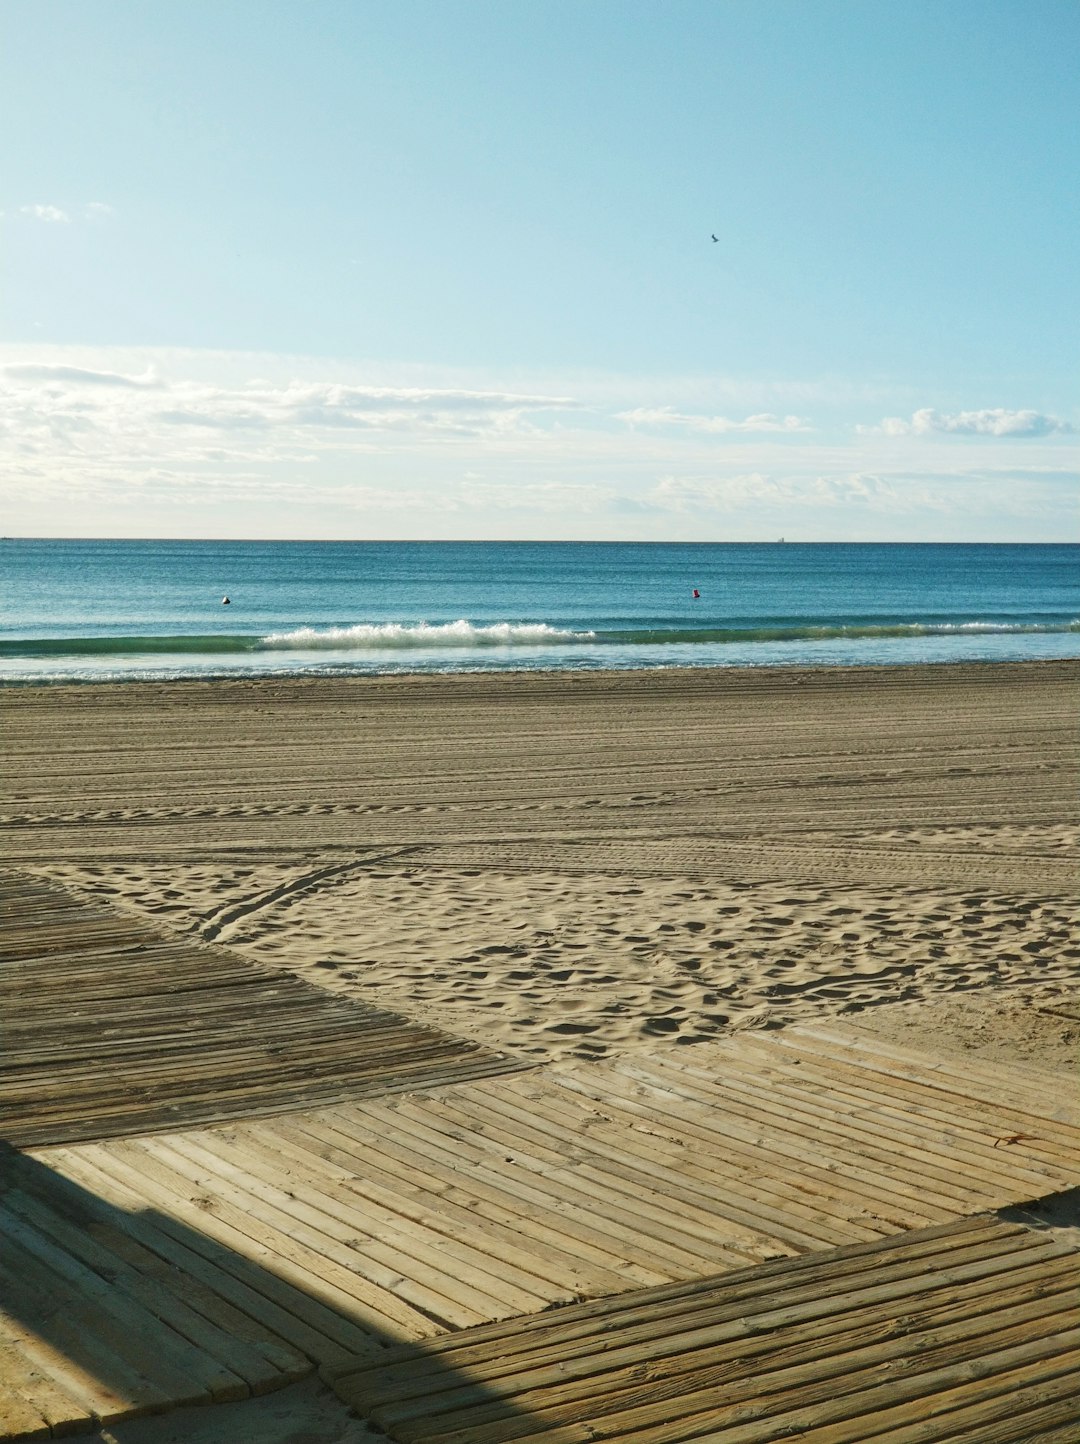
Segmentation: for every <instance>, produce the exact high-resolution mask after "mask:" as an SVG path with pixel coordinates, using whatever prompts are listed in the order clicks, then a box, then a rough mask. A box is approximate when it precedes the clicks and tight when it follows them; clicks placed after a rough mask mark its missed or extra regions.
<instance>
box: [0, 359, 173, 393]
mask: <svg viewBox="0 0 1080 1444" xmlns="http://www.w3.org/2000/svg"><path fill="white" fill-rule="evenodd" d="M0 375H3V376H4V377H5V378H7V379H8V380H11V381H31V382H42V383H45V384H48V383H52V384H54V385H55V384H59V383H61V382H65V381H66V382H70V383H71V384H72V385H76V386H133V387H147V386H157V385H158V384H159V383H158V379H157V374H156V372H154V371H153V369H151V370H149V371H147V372H146V373H145V374H144V375H142V376H125V375H124V374H123V372H121V371H91V370H90V369H89V368H87V367H85V366H51V365H48V364H46V363H44V362H40V361H26V362H23V363H22V364H19V363H15V364H12V365H9V366H0Z"/></svg>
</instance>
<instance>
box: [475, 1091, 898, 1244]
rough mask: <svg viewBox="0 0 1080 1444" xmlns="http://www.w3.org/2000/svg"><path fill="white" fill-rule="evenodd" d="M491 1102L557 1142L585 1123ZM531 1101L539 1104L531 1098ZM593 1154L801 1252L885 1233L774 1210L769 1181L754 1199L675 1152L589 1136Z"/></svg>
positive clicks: (497, 1098)
mask: <svg viewBox="0 0 1080 1444" xmlns="http://www.w3.org/2000/svg"><path fill="white" fill-rule="evenodd" d="M485 1101H486V1102H488V1103H489V1104H490V1106H491V1108H492V1109H493V1111H496V1112H500V1113H503V1114H505V1115H506V1116H507V1117H509V1118H510V1119H512V1120H513V1122H514V1124H515V1127H516V1128H521V1129H524V1128H527V1127H528V1126H529V1123H530V1119H533V1120H535V1122H536V1123H537V1125H538V1128H537V1131H539V1132H547V1133H548V1134H549V1136H550V1137H551V1138H552V1140H553V1141H556V1142H557V1141H558V1139H559V1138H560V1137H566V1136H568V1130H572V1129H574V1127H575V1126H580V1123H581V1119H582V1114H581V1112H580V1111H577V1112H576V1113H575V1111H574V1110H573V1109H572V1108H570V1107H569V1106H567V1107H565V1108H561V1109H560V1108H555V1107H553V1105H552V1101H551V1099H550V1098H547V1099H545V1102H546V1103H547V1105H548V1112H547V1113H546V1114H545V1115H544V1116H539V1115H538V1114H536V1113H531V1112H530V1111H528V1110H527V1109H526V1107H525V1105H524V1104H521V1105H518V1104H517V1103H516V1101H515V1100H514V1099H512V1098H510V1097H507V1096H506V1095H505V1093H504V1092H503V1091H501V1090H499V1089H498V1088H497V1087H493V1088H492V1090H491V1092H490V1093H488V1094H487V1096H486V1099H485ZM528 1101H530V1102H531V1101H533V1100H532V1098H530V1099H529V1100H528ZM549 1115H551V1117H550V1121H549ZM570 1136H572V1135H570ZM635 1141H637V1140H635ZM588 1150H589V1153H590V1154H592V1155H593V1156H594V1157H595V1159H596V1160H597V1166H598V1167H599V1168H601V1169H602V1170H603V1171H605V1172H606V1173H610V1174H612V1175H614V1176H615V1177H617V1178H622V1179H624V1180H625V1181H626V1182H628V1183H629V1184H630V1185H631V1187H633V1186H634V1185H635V1183H640V1184H641V1185H643V1186H644V1187H645V1188H649V1187H650V1186H654V1185H656V1184H661V1185H663V1187H662V1189H661V1190H660V1191H661V1192H662V1193H663V1195H664V1196H665V1197H667V1198H672V1199H677V1198H687V1197H688V1198H689V1201H690V1202H692V1203H697V1204H699V1205H700V1203H701V1201H702V1200H703V1199H708V1200H710V1202H711V1203H712V1204H713V1206H714V1207H715V1208H716V1211H717V1213H718V1214H719V1215H720V1216H722V1217H725V1218H729V1219H731V1220H732V1221H733V1222H734V1223H736V1224H738V1225H740V1226H742V1227H743V1228H750V1229H753V1230H755V1231H757V1232H759V1233H765V1234H767V1235H768V1236H771V1237H775V1238H779V1239H781V1240H784V1241H785V1242H787V1243H790V1244H792V1245H794V1246H795V1247H803V1248H820V1247H821V1246H822V1245H825V1244H840V1243H847V1242H849V1241H850V1240H851V1239H852V1238H853V1237H863V1238H868V1237H871V1236H873V1235H875V1234H876V1233H879V1232H880V1229H875V1228H873V1227H864V1226H863V1225H862V1224H860V1223H857V1222H855V1221H854V1220H844V1222H843V1225H842V1226H840V1225H838V1224H837V1223H835V1222H834V1221H832V1220H831V1219H829V1218H828V1217H826V1216H825V1215H824V1214H822V1213H821V1212H820V1211H819V1210H818V1209H815V1208H813V1207H812V1206H810V1205H809V1204H805V1203H803V1202H802V1201H801V1200H797V1199H789V1198H783V1199H779V1200H777V1202H778V1203H779V1205H780V1206H779V1207H777V1206H774V1204H773V1203H772V1202H770V1200H771V1199H772V1198H773V1195H772V1194H771V1192H770V1190H769V1188H768V1184H767V1182H766V1177H763V1178H762V1180H761V1184H760V1187H759V1188H758V1189H757V1190H756V1191H755V1193H754V1195H752V1196H751V1195H750V1194H749V1193H743V1192H740V1191H739V1190H738V1189H737V1188H727V1187H725V1186H724V1183H723V1181H722V1176H721V1175H718V1174H714V1173H710V1172H708V1171H707V1170H706V1169H704V1168H699V1167H697V1166H696V1165H695V1164H694V1163H692V1162H690V1161H689V1160H685V1161H682V1162H681V1166H680V1167H679V1169H678V1171H677V1172H676V1171H674V1170H673V1169H672V1166H671V1151H669V1152H667V1153H666V1154H665V1153H661V1151H660V1150H654V1149H649V1148H647V1147H646V1146H645V1144H644V1142H643V1141H642V1142H641V1143H639V1144H638V1150H639V1151H637V1152H635V1153H634V1154H631V1153H629V1152H628V1151H627V1150H626V1149H625V1148H623V1147H621V1146H619V1145H618V1144H616V1143H614V1142H609V1141H608V1140H607V1139H606V1138H601V1137H599V1136H597V1134H596V1133H591V1134H590V1135H589V1137H588ZM563 1171H565V1172H569V1171H570V1170H569V1169H567V1170H563Z"/></svg>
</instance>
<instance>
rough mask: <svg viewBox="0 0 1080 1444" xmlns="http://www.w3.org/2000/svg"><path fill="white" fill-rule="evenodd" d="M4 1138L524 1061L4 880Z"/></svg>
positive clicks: (204, 1116)
mask: <svg viewBox="0 0 1080 1444" xmlns="http://www.w3.org/2000/svg"><path fill="white" fill-rule="evenodd" d="M0 925H2V927H3V932H4V944H3V957H2V960H0V1013H2V1016H3V1033H4V1058H3V1073H2V1076H0V1136H3V1137H4V1138H6V1139H7V1140H8V1141H9V1142H12V1143H15V1144H18V1145H20V1146H35V1145H41V1144H47V1143H55V1142H67V1141H71V1140H76V1139H87V1138H105V1137H111V1136H116V1135H121V1134H131V1133H140V1132H151V1131H156V1130H160V1129H162V1128H172V1127H184V1126H192V1125H195V1124H199V1123H210V1122H216V1121H221V1120H224V1119H229V1118H236V1117H251V1116H258V1115H263V1114H270V1113H274V1114H276V1113H281V1112H284V1111H286V1110H288V1109H293V1108H303V1107H312V1106H316V1105H318V1104H322V1103H328V1102H333V1101H336V1100H340V1099H346V1098H352V1097H357V1096H362V1095H365V1094H382V1093H386V1092H393V1091H394V1090H395V1089H401V1088H416V1087H421V1088H422V1087H426V1086H430V1085H432V1084H436V1083H446V1082H452V1081H454V1080H455V1079H462V1078H476V1077H483V1076H485V1075H487V1074H489V1073H492V1072H501V1071H510V1070H513V1069H515V1068H519V1067H520V1066H521V1064H520V1063H517V1062H515V1061H513V1060H511V1059H507V1058H504V1057H501V1056H500V1055H498V1054H495V1053H492V1052H490V1051H488V1050H486V1049H484V1048H481V1047H478V1046H477V1045H476V1044H474V1043H472V1042H469V1041H466V1040H462V1039H456V1038H451V1037H448V1036H447V1035H445V1034H442V1033H436V1032H433V1031H431V1030H428V1029H425V1028H422V1027H419V1026H417V1025H415V1024H413V1023H410V1022H408V1021H406V1020H404V1019H402V1018H398V1017H395V1016H394V1015H392V1014H390V1013H384V1012H380V1011H377V1010H375V1009H373V1008H368V1007H365V1006H363V1005H362V1004H358V1003H353V1002H351V1001H349V1000H347V999H345V998H343V997H341V996H339V995H336V994H330V993H328V992H326V991H324V990H323V989H320V988H318V987H316V986H313V985H311V984H309V983H305V982H303V981H302V980H300V979H298V978H296V977H293V976H292V975H290V974H287V973H279V972H274V971H273V970H271V969H268V968H264V967H261V966H259V965H257V964H254V963H250V962H248V961H246V960H244V959H240V958H238V957H236V956H235V955H234V954H232V953H230V952H228V951H227V950H226V949H224V948H215V947H211V946H209V945H206V944H202V943H197V942H191V941H186V940H184V939H178V938H168V937H165V936H163V935H161V934H158V933H156V932H155V931H154V930H153V929H152V928H151V927H149V926H148V925H146V924H144V923H142V922H141V921H139V920H137V919H135V918H131V917H126V916H124V915H123V914H122V913H120V912H118V911H116V910H114V909H112V908H110V907H108V906H107V905H104V904H96V903H90V902H84V901H82V900H76V899H75V898H73V897H71V896H70V895H69V894H67V893H65V892H64V891H63V890H62V889H60V888H58V887H53V886H51V885H49V884H46V883H43V882H38V881H36V880H30V879H28V878H23V877H19V876H5V877H0Z"/></svg>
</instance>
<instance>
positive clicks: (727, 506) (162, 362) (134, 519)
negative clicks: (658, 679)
mask: <svg viewBox="0 0 1080 1444" xmlns="http://www.w3.org/2000/svg"><path fill="white" fill-rule="evenodd" d="M4 362H6V363H8V364H6V365H5V364H3V363H4ZM328 377H329V378H331V379H327V378H328ZM515 381H516V382H517V384H515ZM616 381H617V378H601V379H600V380H597V379H596V378H593V380H592V382H590V380H589V378H588V377H582V376H578V375H570V376H558V375H555V376H547V377H545V378H544V379H543V380H537V379H536V378H529V379H528V380H523V379H518V378H505V379H504V378H500V377H498V376H495V375H491V374H479V375H477V374H476V373H455V372H434V371H432V372H428V371H424V370H421V369H420V368H419V367H405V366H398V367H396V368H390V367H387V368H383V367H379V366H377V365H376V363H373V362H372V363H362V364H361V363H357V364H356V365H350V364H347V363H334V362H329V361H326V360H319V359H314V358H305V357H275V356H269V355H261V356H260V355H246V354H240V353H235V354H232V353H228V354H227V353H221V354H216V353H195V352H190V353H182V352H179V351H166V350H153V351H147V350H131V351H121V350H109V349H94V348H59V347H27V348H14V347H7V348H3V350H2V351H0V492H2V493H3V495H4V500H5V503H7V502H8V501H10V500H11V499H12V498H13V497H18V501H19V509H18V512H17V514H16V513H13V514H12V515H11V519H10V520H9V521H8V522H7V523H6V527H7V529H8V530H9V531H12V530H16V529H18V530H20V531H26V532H27V533H28V534H47V533H49V532H51V531H54V530H55V529H56V528H57V527H64V528H67V529H68V530H70V531H75V532H77V531H79V530H84V531H88V532H93V533H97V534H101V533H102V532H104V531H110V532H112V533H113V534H116V535H121V534H126V535H139V534H142V535H148V534H157V535H166V534H169V535H171V534H178V533H179V532H180V531H182V532H183V533H184V534H190V535H198V534H199V532H200V530H202V532H203V533H204V534H209V533H208V531H207V529H208V528H212V529H215V531H214V534H220V535H223V536H224V535H251V534H253V531H252V529H253V528H257V529H258V530H259V531H260V532H264V531H265V534H267V535H271V534H274V535H280V536H289V535H297V534H299V533H303V534H305V535H339V534H341V528H342V527H343V526H344V527H346V528H351V527H354V525H355V527H356V528H358V529H359V530H360V531H361V532H363V533H364V534H370V535H376V534H378V535H384V536H404V535H417V534H430V535H435V534H438V535H444V536H450V535H458V536H482V535H504V536H529V535H546V536H553V537H554V536H559V535H562V536H575V535H576V536H582V535H593V536H598V537H601V536H609V537H617V536H638V537H641V538H642V539H644V538H654V539H657V540H677V539H680V538H686V537H695V538H700V539H703V540H705V539H708V538H710V537H714V536H715V537H728V538H731V539H739V538H743V539H752V538H754V537H760V536H775V535H783V534H787V535H788V536H789V538H790V537H791V536H793V535H800V536H803V537H806V538H809V539H815V538H816V539H828V538H831V537H835V538H838V539H839V538H850V539H855V540H857V539H860V538H862V539H865V538H868V537H869V538H882V539H888V538H891V539H897V540H900V539H908V538H912V539H914V538H925V539H931V540H934V539H938V540H945V539H949V540H952V539H957V540H965V539H986V540H989V539H992V538H994V537H1003V536H1020V535H1023V537H1024V539H1031V540H1034V539H1036V538H1037V537H1047V538H1050V537H1055V536H1058V535H1061V534H1063V533H1064V534H1068V531H1069V522H1068V521H1067V520H1066V518H1067V517H1068V515H1069V506H1070V503H1069V500H1068V497H1069V489H1070V484H1071V485H1075V478H1074V473H1069V472H1067V471H1065V470H1063V469H1062V467H1063V465H1064V459H1063V458H1062V456H1061V448H1054V447H1053V445H1052V442H1051V443H1050V444H1048V445H1046V446H1040V445H1039V444H1038V443H1034V444H1033V443H1032V441H1031V440H1030V436H1031V434H1032V421H1031V417H1032V415H1035V416H1038V415H1039V413H1022V412H985V413H984V412H971V413H957V414H956V416H955V417H953V416H951V415H946V414H944V413H938V412H935V411H927V412H922V413H920V412H916V413H915V414H914V416H913V417H912V419H911V420H910V421H904V422H901V423H899V425H900V426H901V427H902V428H903V429H902V431H901V433H900V434H901V435H903V436H904V437H907V438H909V439H908V440H907V441H906V443H904V444H898V443H897V441H896V440H894V439H891V438H889V437H888V436H885V435H883V434H882V430H881V428H880V427H878V428H875V429H874V431H873V432H872V433H864V434H863V435H862V436H856V435H855V434H854V433H853V430H852V427H851V422H852V421H853V420H854V417H852V416H851V414H850V412H849V413H848V414H847V415H846V416H845V417H843V418H842V420H840V421H839V422H838V424H837V425H836V426H835V427H834V428H831V429H828V430H826V429H822V430H820V431H818V430H815V431H814V432H812V433H810V434H800V433H801V432H802V431H803V429H804V426H805V423H804V422H803V421H802V420H801V419H800V418H799V417H798V416H788V415H786V414H784V411H783V406H782V403H781V404H780V405H779V406H778V409H777V410H776V411H775V412H774V411H769V410H765V409H764V408H765V407H766V406H768V404H769V401H768V400H766V399H765V398H762V399H761V401H760V402H759V403H758V404H760V405H761V407H762V409H761V410H760V411H759V410H756V409H755V407H754V404H753V402H752V401H750V400H749V398H747V399H746V400H745V401H744V400H743V399H742V398H739V399H738V400H734V401H733V402H732V404H731V405H730V407H729V409H730V411H731V412H732V415H731V416H723V415H721V416H717V415H714V414H713V413H712V412H711V411H710V404H713V405H715V404H718V403H717V401H716V393H715V392H714V394H713V395H712V396H711V397H710V396H709V395H707V394H706V393H705V391H704V390H703V389H702V390H695V389H693V388H691V389H689V390H687V391H686V392H685V393H683V394H680V393H679V392H678V390H677V388H676V386H675V383H674V382H671V381H669V382H668V383H667V384H666V385H661V384H659V383H657V384H655V385H654V383H653V380H652V379H651V378H642V377H627V378H623V379H622V382H621V383H620V384H619V385H617V384H616ZM696 385H697V383H696V382H695V386H696ZM924 394H925V392H924ZM908 395H910V393H908ZM908 395H903V396H900V395H894V398H893V399H892V401H891V403H887V404H885V405H881V406H880V407H879V406H878V405H877V404H875V408H874V411H872V412H871V413H870V414H871V415H881V414H882V413H884V412H885V411H886V410H889V409H892V410H895V411H897V412H903V411H905V410H906V407H907V406H908V405H911V402H910V401H909V399H908ZM778 400H779V398H778ZM791 400H792V404H796V403H795V399H794V398H791ZM719 404H724V403H719ZM630 408H634V409H630ZM859 410H860V412H861V413H862V414H864V415H865V414H866V411H865V401H864V400H860V404H859ZM857 414H858V413H857ZM909 414H910V413H909ZM920 418H921V419H920ZM1010 419H1011V420H1010ZM1049 420H1050V421H1051V422H1053V423H1054V424H1055V425H1060V426H1062V427H1063V426H1064V423H1058V422H1056V420H1055V418H1049ZM628 423H629V424H628ZM916 423H918V426H919V427H920V428H921V429H920V430H919V431H918V433H917V432H916V430H915V427H916ZM965 427H966V428H969V431H968V434H969V437H970V439H969V440H968V441H967V442H966V444H964V445H962V446H961V445H959V444H958V443H957V440H956V437H957V435H963V434H964V431H963V430H962V428H965ZM729 432H730V433H731V434H727V433H729ZM1044 459H1045V460H1046V461H1047V462H1048V463H1049V462H1054V463H1055V465H1054V466H1053V467H1051V468H1050V469H1049V470H1047V469H1045V468H1044V469H1042V470H1040V469H1039V468H1038V467H1037V466H1036V465H1035V463H1036V462H1038V461H1040V460H1044ZM991 461H992V463H993V465H992V467H991V466H990V465H989V463H990V462H991ZM429 516H430V517H431V518H432V521H431V523H430V529H429V524H428V522H426V521H425V518H426V517H429ZM170 518H172V520H170ZM440 518H442V520H440ZM256 519H257V520H256ZM1018 522H1020V523H1021V524H1020V525H1018V524H1017V523H1018Z"/></svg>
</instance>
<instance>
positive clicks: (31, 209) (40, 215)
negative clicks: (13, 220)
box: [19, 206, 71, 225]
mask: <svg viewBox="0 0 1080 1444" xmlns="http://www.w3.org/2000/svg"><path fill="white" fill-rule="evenodd" d="M19 214H20V215H21V216H32V217H33V219H34V220H36V221H52V222H58V223H62V224H64V225H66V224H68V223H69V222H70V220H71V217H70V216H69V215H68V213H67V211H62V210H61V209H60V207H59V206H20V207H19Z"/></svg>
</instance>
